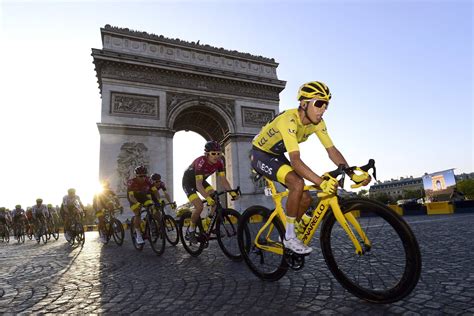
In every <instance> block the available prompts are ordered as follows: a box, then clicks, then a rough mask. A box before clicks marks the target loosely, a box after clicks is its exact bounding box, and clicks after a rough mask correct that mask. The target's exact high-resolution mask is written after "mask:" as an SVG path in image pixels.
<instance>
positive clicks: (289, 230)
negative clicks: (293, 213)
mask: <svg viewBox="0 0 474 316" xmlns="http://www.w3.org/2000/svg"><path fill="white" fill-rule="evenodd" d="M295 219H296V218H295V217H290V216H286V233H285V239H286V240H290V239H291V238H295V237H296V234H295Z"/></svg>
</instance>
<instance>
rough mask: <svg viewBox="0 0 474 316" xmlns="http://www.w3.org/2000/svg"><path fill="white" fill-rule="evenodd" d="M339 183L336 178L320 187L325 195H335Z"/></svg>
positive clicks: (328, 180)
mask: <svg viewBox="0 0 474 316" xmlns="http://www.w3.org/2000/svg"><path fill="white" fill-rule="evenodd" d="M337 185H338V182H337V180H336V179H334V178H328V179H326V180H324V181H323V182H321V184H320V185H319V186H320V187H321V189H322V190H323V192H324V193H327V194H334V193H335V192H336V190H337Z"/></svg>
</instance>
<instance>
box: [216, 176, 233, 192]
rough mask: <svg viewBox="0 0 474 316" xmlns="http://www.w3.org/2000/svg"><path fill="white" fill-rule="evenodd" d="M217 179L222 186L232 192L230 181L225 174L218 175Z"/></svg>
mask: <svg viewBox="0 0 474 316" xmlns="http://www.w3.org/2000/svg"><path fill="white" fill-rule="evenodd" d="M217 179H218V181H219V182H220V184H221V185H222V186H223V187H224V189H226V190H227V191H229V190H232V187H231V186H230V183H229V180H227V178H226V177H225V173H223V172H222V173H218V174H217Z"/></svg>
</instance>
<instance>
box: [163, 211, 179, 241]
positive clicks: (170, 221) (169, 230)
mask: <svg viewBox="0 0 474 316" xmlns="http://www.w3.org/2000/svg"><path fill="white" fill-rule="evenodd" d="M164 230H165V236H166V240H168V242H169V243H170V244H171V245H172V246H176V245H177V244H178V242H179V233H178V224H177V223H176V221H175V219H174V218H173V217H172V216H171V215H165V227H164Z"/></svg>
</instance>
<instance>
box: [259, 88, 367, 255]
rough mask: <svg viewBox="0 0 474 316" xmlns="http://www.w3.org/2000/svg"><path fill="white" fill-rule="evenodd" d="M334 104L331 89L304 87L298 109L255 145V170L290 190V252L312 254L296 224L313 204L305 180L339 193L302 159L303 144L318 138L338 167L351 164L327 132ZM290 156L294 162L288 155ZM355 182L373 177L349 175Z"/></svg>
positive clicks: (280, 119)
mask: <svg viewBox="0 0 474 316" xmlns="http://www.w3.org/2000/svg"><path fill="white" fill-rule="evenodd" d="M329 100H331V92H330V91H329V88H328V87H327V86H326V85H325V84H324V83H322V82H319V81H313V82H308V83H305V84H304V85H302V86H301V87H300V89H299V91H298V101H299V102H300V104H299V107H298V108H297V109H292V110H288V111H284V112H282V113H280V114H279V115H277V116H276V117H275V118H274V119H273V120H271V121H270V122H268V123H267V124H266V125H265V126H264V127H263V128H262V130H261V131H260V133H259V134H257V135H256V136H255V138H254V139H253V141H252V145H253V148H252V152H251V164H252V167H253V168H254V169H255V170H256V171H257V172H258V173H260V174H262V175H264V176H265V177H267V178H269V179H271V180H274V181H277V182H280V183H281V184H283V185H285V186H286V187H287V188H288V191H289V193H288V200H287V202H286V213H287V223H286V224H287V225H286V234H285V238H284V241H283V244H284V245H285V247H286V248H288V249H290V250H292V251H294V252H296V253H299V254H308V253H310V252H311V251H312V248H311V247H308V246H306V245H305V244H304V243H303V242H301V240H299V239H298V238H297V237H296V234H295V228H294V223H295V220H300V219H301V216H303V214H304V212H305V211H306V210H307V209H308V207H309V204H310V203H311V197H310V195H309V193H308V192H304V191H303V187H304V179H306V180H309V181H311V182H312V183H314V184H316V185H318V186H320V187H321V189H322V190H323V191H324V192H326V193H334V192H335V191H336V190H337V181H336V180H334V179H328V180H324V179H323V178H321V177H320V176H319V175H317V174H316V173H315V172H313V171H312V170H311V169H310V168H309V167H308V166H307V165H306V164H305V163H304V162H303V161H302V160H301V158H300V150H299V146H298V144H299V143H302V142H304V141H306V140H307V139H308V137H309V136H310V135H312V134H316V136H317V137H318V138H319V140H320V142H321V143H322V144H323V146H324V147H325V148H326V150H327V153H328V155H329V158H330V159H331V160H332V161H333V162H334V164H335V165H336V166H339V165H340V164H343V165H345V166H347V167H348V166H349V165H348V164H347V161H346V159H345V158H344V156H343V155H342V154H341V152H340V151H339V150H338V149H337V148H336V147H335V146H334V144H333V143H332V141H331V138H330V137H329V134H328V132H327V129H326V124H325V122H324V120H323V114H324V112H325V111H326V110H327V108H328V105H329ZM285 152H287V153H288V156H289V158H290V160H288V159H287V158H286V156H285V155H284V154H285ZM349 176H350V177H351V179H352V180H353V181H354V182H357V183H359V182H363V185H366V184H368V183H369V182H370V180H371V178H370V176H366V175H357V174H355V173H351V174H349Z"/></svg>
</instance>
